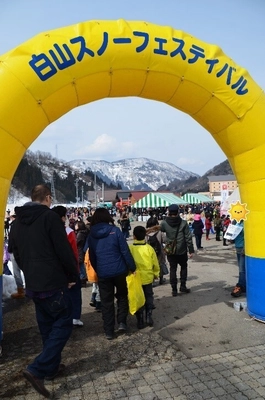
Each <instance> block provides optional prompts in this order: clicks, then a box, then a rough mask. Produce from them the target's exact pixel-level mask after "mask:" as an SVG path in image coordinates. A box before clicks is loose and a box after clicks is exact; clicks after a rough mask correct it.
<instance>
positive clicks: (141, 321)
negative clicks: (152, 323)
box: [135, 311, 144, 329]
mask: <svg viewBox="0 0 265 400" xmlns="http://www.w3.org/2000/svg"><path fill="white" fill-rule="evenodd" d="M135 315H136V318H137V328H138V329H143V328H144V314H143V311H136V313H135Z"/></svg>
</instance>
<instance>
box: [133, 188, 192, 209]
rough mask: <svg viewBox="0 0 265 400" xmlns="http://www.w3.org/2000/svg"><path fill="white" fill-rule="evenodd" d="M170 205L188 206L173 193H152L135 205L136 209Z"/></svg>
mask: <svg viewBox="0 0 265 400" xmlns="http://www.w3.org/2000/svg"><path fill="white" fill-rule="evenodd" d="M170 204H188V203H187V202H186V201H185V200H183V199H181V198H180V197H177V196H175V195H174V194H173V193H158V192H151V193H148V194H147V195H146V196H144V197H143V198H142V199H140V200H138V201H137V202H136V203H134V205H133V207H135V208H159V207H168V206H170Z"/></svg>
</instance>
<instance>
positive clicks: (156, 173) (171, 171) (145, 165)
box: [68, 158, 199, 190]
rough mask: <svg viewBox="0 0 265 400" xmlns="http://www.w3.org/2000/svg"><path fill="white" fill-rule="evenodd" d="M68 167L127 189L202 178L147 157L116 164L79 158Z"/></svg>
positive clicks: (159, 185)
mask: <svg viewBox="0 0 265 400" xmlns="http://www.w3.org/2000/svg"><path fill="white" fill-rule="evenodd" d="M68 164H69V165H70V166H71V168H72V169H73V170H76V172H79V173H82V172H85V171H87V170H88V171H92V172H94V173H96V174H97V176H99V177H100V178H102V180H103V181H105V182H106V183H107V184H110V183H114V184H120V185H121V187H122V189H125V190H126V189H128V190H157V189H159V188H160V187H161V186H164V185H165V186H167V185H168V184H169V183H170V182H172V181H173V180H174V179H180V180H186V179H188V178H189V177H190V176H192V177H199V175H197V174H195V173H193V172H189V171H184V170H183V169H181V168H179V167H177V166H176V165H174V164H172V163H168V162H163V161H155V160H151V159H148V158H128V159H124V160H119V161H113V162H107V161H103V160H100V161H97V160H86V159H79V160H73V161H70V162H69V163H68Z"/></svg>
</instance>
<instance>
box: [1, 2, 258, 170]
mask: <svg viewBox="0 0 265 400" xmlns="http://www.w3.org/2000/svg"><path fill="white" fill-rule="evenodd" d="M120 18H123V19H126V20H134V21H143V20H145V21H147V22H152V23H154V24H158V25H168V26H172V27H173V28H174V29H179V30H182V31H185V32H187V33H190V34H191V35H193V36H195V37H197V38H198V39H200V40H202V41H204V42H206V43H209V44H216V45H218V46H220V47H221V48H222V50H223V51H224V53H225V54H226V55H227V56H229V57H231V58H232V59H233V60H234V61H235V62H236V63H237V64H238V65H240V66H242V67H244V68H246V69H247V70H248V72H249V73H250V75H251V76H252V78H253V79H254V80H255V81H256V82H257V84H258V85H259V86H261V87H262V88H263V89H264V88H265V74H264V69H265V46H264V42H265V23H264V21H265V1H264V0H222V1H216V0H163V1H159V0H157V1H155V0H134V1H124V0H112V1H109V0H98V1H97V0H93V1H90V0H75V1H73V0H45V1H43V2H39V1H36V0H12V1H10V0H1V13H0V54H3V53H5V52H7V51H9V50H11V49H12V48H15V47H16V46H19V45H20V44H21V43H23V42H25V41H27V40H28V39H30V38H32V37H34V36H36V35H37V34H38V33H40V32H43V31H47V30H53V29H57V28H60V27H63V26H67V25H74V24H78V23H79V22H82V21H89V20H99V19H100V20H117V19H120ZM30 149H31V150H33V151H36V150H41V151H45V152H49V153H51V154H52V155H53V156H56V157H59V158H60V159H63V160H66V161H71V160H73V159H78V158H87V159H90V160H93V159H97V160H99V159H100V160H106V161H116V160H119V159H122V158H134V157H147V158H151V159H154V160H159V161H168V162H171V163H173V164H175V165H177V166H178V167H180V168H183V169H184V170H188V171H193V172H196V173H198V174H200V175H202V174H204V173H205V172H206V171H208V170H209V169H210V168H212V167H213V166H215V165H216V164H219V163H220V162H222V161H224V160H225V159H226V157H225V154H224V153H223V152H222V150H221V149H220V148H219V146H218V145H217V144H216V142H215V141H214V140H213V138H212V136H211V134H210V133H209V132H208V131H206V130H205V129H204V128H202V127H201V126H200V125H199V124H197V123H196V122H195V121H194V120H193V119H192V118H190V117H189V116H188V115H186V114H184V113H182V112H180V111H179V110H176V109H174V108H172V107H169V106H167V105H165V104H164V103H160V102H156V101H150V100H143V99H138V98H117V99H104V100H100V101H97V102H93V103H91V104H87V105H85V106H82V107H79V108H76V109H74V110H72V111H71V112H70V113H68V114H66V115H64V116H63V117H61V118H60V119H59V120H57V121H55V122H54V123H53V124H51V125H49V126H48V127H47V128H46V129H45V130H44V131H43V132H42V133H41V135H40V136H39V137H38V138H37V139H36V140H35V142H34V143H33V144H32V145H31V147H30Z"/></svg>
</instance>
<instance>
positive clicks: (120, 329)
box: [118, 322, 127, 333]
mask: <svg viewBox="0 0 265 400" xmlns="http://www.w3.org/2000/svg"><path fill="white" fill-rule="evenodd" d="M126 331H127V325H126V324H125V323H124V322H120V323H119V326H118V332H120V333H124V332H126Z"/></svg>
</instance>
